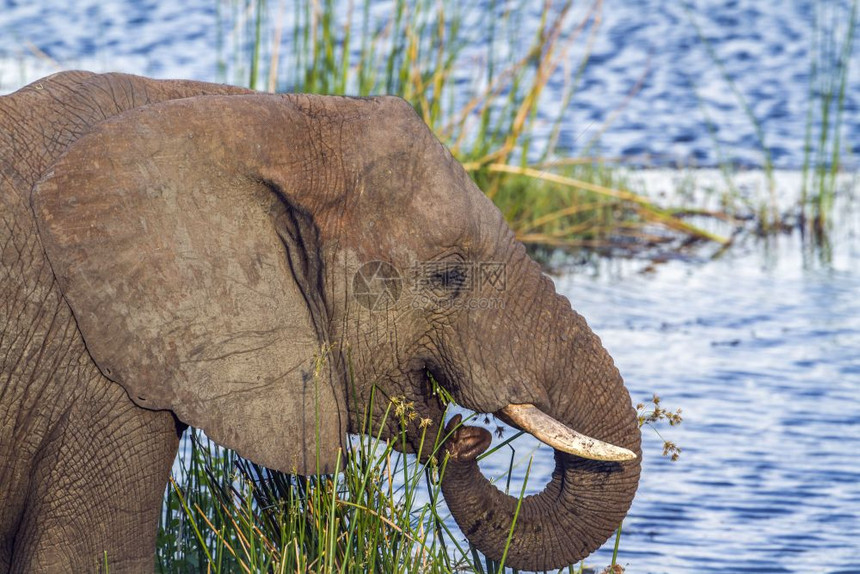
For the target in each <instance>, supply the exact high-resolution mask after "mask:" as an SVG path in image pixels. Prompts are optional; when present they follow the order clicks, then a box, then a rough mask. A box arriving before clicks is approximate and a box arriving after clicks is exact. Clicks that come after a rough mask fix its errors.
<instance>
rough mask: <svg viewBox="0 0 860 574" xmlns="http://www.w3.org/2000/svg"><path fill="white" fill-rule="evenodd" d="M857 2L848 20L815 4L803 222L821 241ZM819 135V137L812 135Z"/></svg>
mask: <svg viewBox="0 0 860 574" xmlns="http://www.w3.org/2000/svg"><path fill="white" fill-rule="evenodd" d="M857 6H858V2H857V0H854V1H853V2H852V3H851V9H850V13H849V14H848V16H847V18H846V17H845V14H844V13H842V11H841V9H840V8H841V7H840V2H838V1H832V2H827V1H825V2H819V3H816V4H815V27H814V33H813V36H812V40H811V42H810V50H809V52H810V63H809V92H808V103H807V105H808V107H807V110H808V111H807V116H806V135H805V138H804V144H805V145H804V159H803V187H802V189H801V221H802V225H804V226H806V227H808V231H810V232H812V235H813V237H816V238H819V239H821V238H822V236H824V235H826V229H827V226H828V223H829V221H830V219H831V216H832V209H833V200H834V197H835V195H836V192H837V185H836V176H837V174H838V173H839V170H840V167H841V163H842V151H843V150H842V113H843V110H844V108H845V90H846V87H847V85H848V72H849V69H850V63H851V53H852V47H853V44H854V32H855V28H856V25H857ZM816 132H817V133H816Z"/></svg>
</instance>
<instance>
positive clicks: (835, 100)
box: [682, 0, 858, 245]
mask: <svg viewBox="0 0 860 574" xmlns="http://www.w3.org/2000/svg"><path fill="white" fill-rule="evenodd" d="M682 6H683V7H684V10H685V11H686V13H687V17H688V20H689V22H690V23H691V24H692V25H693V27H694V29H695V30H696V33H697V35H698V37H699V40H700V42H701V44H702V46H703V47H704V48H705V51H706V52H707V54H708V57H709V58H710V60H711V62H712V63H713V64H714V66H715V67H716V68H717V69H718V70H719V72H720V75H721V76H722V78H723V81H724V82H725V84H726V85H727V86H728V87H729V89H730V90H731V92H732V94H733V95H734V96H735V99H736V101H737V102H738V105H739V106H740V108H741V110H742V111H743V113H744V116H745V117H746V118H747V119H748V121H749V122H750V124H751V125H752V127H753V129H754V132H755V134H756V138H757V139H758V143H759V147H760V150H761V153H762V159H763V161H762V167H763V169H764V173H765V178H766V190H767V198H766V199H765V200H764V201H763V202H762V203H761V204H760V205H759V206H758V207H757V208H754V209H757V214H756V221H757V224H758V225H757V227H758V230H759V231H760V232H762V233H763V234H770V233H774V232H780V231H784V230H786V229H790V228H792V227H795V226H796V227H799V228H800V231H801V232H803V233H804V234H806V235H808V236H809V237H811V238H812V240H813V244H816V245H821V244H826V243H827V227H828V223H829V221H830V220H831V219H832V215H833V213H832V211H833V202H834V198H835V197H836V193H837V175H838V174H839V172H840V169H841V167H842V158H843V153H844V150H843V149H842V128H843V126H842V114H843V111H844V107H845V91H846V87H847V85H848V74H849V69H850V67H851V66H850V64H851V56H852V47H853V43H854V33H855V28H856V26H857V7H858V1H857V0H853V1H852V2H851V7H850V9H849V11H848V13H847V14H846V13H845V12H844V8H845V6H844V2H842V1H841V0H824V1H822V2H817V3H814V7H813V8H814V10H815V23H814V26H813V31H812V36H811V38H810V43H809V54H810V64H809V80H808V81H809V84H808V87H807V114H806V127H805V137H804V148H803V150H804V154H803V157H804V159H803V168H802V184H801V190H800V197H799V199H798V202H797V210H796V211H797V213H795V212H794V211H792V212H788V213H780V211H779V207H778V205H777V189H776V184H775V182H774V175H773V174H774V167H773V160H772V153H771V149H770V147H769V146H768V145H767V143H766V134H765V130H764V126H763V125H762V122H761V120H760V119H759V118H758V117H757V116H756V115H755V113H754V112H753V110H752V108H751V106H750V105H749V103H748V102H747V100H746V98H745V97H744V95H743V93H742V92H741V91H740V89H739V88H738V87H737V85H736V83H735V82H734V80H733V78H732V77H731V76H730V75H729V73H728V71H727V70H726V67H725V65H724V63H723V61H722V60H721V59H720V57H719V56H718V55H717V53H716V51H715V50H714V48H713V46H712V45H711V43H710V41H709V40H708V39H707V38H706V36H705V35H704V34H703V33H702V31H701V28H700V27H699V26H698V24H697V22H696V19H695V17H694V14H693V9H692V8H691V7H690V5H689V3H686V2H685V3H684V4H683V5H682ZM693 92H694V94H695V95H696V97H697V98H698V93H697V92H696V89H695V86H693ZM699 107H700V109H701V110H702V112H703V114H704V115H705V122H706V126H707V128H708V132H709V134H710V135H711V138H712V141H713V142H714V145H715V148H716V149H717V153H718V156H720V157H722V153H721V149H720V144H719V142H718V141H717V140H716V137H715V136H714V133H715V127H714V125H713V122H712V121H711V119H710V117H709V116H708V114H707V110H706V109H705V107H704V105H703V104H702V103H701V100H700V104H699ZM720 168H721V171H722V173H723V175H724V178H725V179H726V182H727V186H728V188H729V197H730V198H731V199H732V200H734V199H739V194H738V193H737V190H736V186H735V185H734V182H733V181H732V176H731V173H730V168H729V167H728V165H727V164H726V163H725V162H724V161H722V160H721V161H720Z"/></svg>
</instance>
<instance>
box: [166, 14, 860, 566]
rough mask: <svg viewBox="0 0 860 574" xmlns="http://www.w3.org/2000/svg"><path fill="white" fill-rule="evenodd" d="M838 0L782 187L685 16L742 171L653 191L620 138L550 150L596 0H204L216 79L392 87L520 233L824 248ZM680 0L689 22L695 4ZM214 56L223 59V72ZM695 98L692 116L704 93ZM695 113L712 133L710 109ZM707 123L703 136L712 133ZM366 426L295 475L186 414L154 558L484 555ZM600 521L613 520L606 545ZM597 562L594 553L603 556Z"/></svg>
mask: <svg viewBox="0 0 860 574" xmlns="http://www.w3.org/2000/svg"><path fill="white" fill-rule="evenodd" d="M857 4H858V3H857V2H856V1H855V2H853V4H852V9H851V12H850V14H848V15H847V16H846V15H844V14H838V13H837V11H836V10H835V9H833V8H831V3H829V2H820V3H818V4H817V5H816V15H815V17H816V26H815V30H816V34H815V36H814V38H813V45H812V46H811V49H810V54H811V57H810V75H809V95H808V115H807V119H806V141H805V161H804V165H803V171H802V190H801V193H800V194H799V196H798V197H797V198H796V199H794V198H792V199H789V200H786V197H785V195H786V194H787V193H790V190H785V189H782V188H780V185H779V179H778V178H777V177H775V175H774V170H773V166H772V163H771V161H770V159H769V158H770V152H769V148H768V144H767V138H766V134H764V132H763V130H762V128H761V125H760V123H759V120H758V119H757V118H756V116H755V114H754V113H753V111H752V109H751V108H750V106H749V105H747V103H746V102H745V100H744V97H743V95H742V94H741V92H740V91H739V90H737V88H736V87H735V86H734V83H733V81H732V78H731V77H730V75H729V74H728V73H727V72H725V69H724V68H723V66H722V63H721V62H720V59H719V57H718V56H717V55H716V53H715V52H714V51H713V50H712V49H711V48H710V47H709V46H708V41H707V39H706V37H705V35H704V34H701V33H700V34H699V36H700V40H701V42H702V43H703V44H704V45H705V47H706V49H707V50H708V53H709V55H710V57H711V62H712V64H713V66H715V67H717V68H718V69H720V70H721V72H722V74H723V78H724V81H725V83H726V87H727V89H728V90H730V91H731V92H732V93H733V94H734V96H735V97H736V98H737V100H738V105H739V106H740V107H741V109H743V110H744V113H745V114H746V117H747V120H748V121H749V122H751V123H752V124H753V125H754V126H755V130H756V133H757V134H758V138H759V145H760V146H761V152H762V166H763V173H762V176H761V177H762V183H761V185H759V186H756V187H755V189H753V190H750V189H746V188H744V187H742V186H739V185H738V183H737V177H736V176H737V174H736V172H735V171H734V168H733V167H732V165H730V164H729V163H728V162H723V163H721V164H720V166H719V168H720V171H721V174H722V185H720V186H712V187H708V188H702V187H700V186H697V185H696V182H695V177H694V176H691V179H690V182H689V185H683V186H679V188H678V189H677V190H675V191H674V193H672V194H667V195H666V196H658V197H654V196H653V195H652V194H651V193H649V190H648V189H647V187H643V186H642V185H641V184H640V183H638V181H639V180H638V179H637V178H636V177H635V175H636V172H635V170H634V169H632V168H631V166H628V165H625V161H624V158H600V157H589V156H588V155H587V154H586V155H585V156H581V157H568V156H565V154H564V153H563V152H560V150H559V149H557V146H556V143H557V141H558V134H559V130H560V129H561V125H562V122H563V119H564V118H563V113H564V110H565V109H567V107H568V104H569V103H570V102H572V101H575V96H576V92H577V88H578V81H579V79H580V77H581V72H582V70H583V69H585V66H587V65H588V62H589V55H590V52H591V48H592V46H593V43H594V38H595V36H596V34H598V33H599V30H600V14H601V11H602V10H603V3H602V2H601V1H600V0H595V1H594V2H592V3H591V4H590V7H589V10H587V11H586V13H585V14H586V15H585V16H584V17H582V16H581V13H580V16H579V18H580V19H579V20H578V21H575V20H574V19H573V18H572V14H573V12H572V10H571V8H572V6H573V2H572V1H568V2H546V3H544V4H543V5H542V8H541V12H540V26H539V28H538V29H537V30H534V31H532V32H530V33H531V34H532V35H531V36H525V34H527V32H526V31H525V30H524V28H523V27H521V26H520V25H519V19H518V17H517V11H518V10H522V9H525V7H526V6H531V5H532V4H531V3H521V5H520V6H514V5H512V4H511V3H503V2H496V1H494V0H490V1H488V2H485V3H482V4H480V6H478V7H469V6H472V5H471V4H469V3H458V2H453V1H449V0H433V1H429V0H418V1H416V2H405V1H403V0H391V2H388V3H384V2H370V1H369V0H365V1H364V2H352V1H351V2H348V3H346V6H347V8H348V9H347V10H346V11H345V12H344V11H343V10H340V11H339V9H340V8H342V7H343V3H340V2H338V3H335V2H334V1H333V0H317V1H314V2H296V3H295V4H294V5H293V4H290V3H277V2H268V3H267V2H264V1H263V0H250V1H248V0H246V1H244V2H239V1H235V0H234V1H232V2H219V3H218V10H219V18H220V21H221V25H220V26H219V30H220V31H219V34H220V36H219V38H220V42H219V44H220V46H221V52H220V55H219V57H220V58H221V62H222V64H223V65H222V68H221V69H222V73H223V74H224V75H225V77H223V78H221V79H222V80H224V81H228V82H231V83H237V84H245V85H250V86H252V87H255V88H257V89H265V90H269V91H303V92H315V93H348V94H353V95H371V94H378V93H394V94H399V95H401V96H403V97H404V98H406V99H407V100H408V101H409V102H411V103H412V105H413V106H414V107H415V109H416V111H417V112H418V113H419V114H420V115H421V116H422V117H423V118H424V120H425V121H426V123H427V124H428V125H430V126H431V127H432V128H433V130H434V131H435V132H436V134H437V135H438V136H439V138H440V139H441V140H442V141H443V142H444V143H446V145H448V146H449V148H450V149H451V150H452V152H453V153H454V154H455V156H456V157H457V158H458V159H459V160H460V161H461V162H462V163H463V164H464V166H465V167H466V169H467V170H468V171H469V173H470V174H471V175H472V177H473V179H474V180H475V182H476V183H477V184H478V185H479V186H480V188H481V189H482V190H483V191H484V192H485V193H486V194H487V195H488V196H489V197H490V198H491V199H492V200H493V201H494V202H495V203H496V205H497V206H498V207H499V208H500V209H501V211H502V212H503V214H504V215H505V217H506V218H507V220H508V222H509V223H510V225H511V227H512V228H513V229H514V230H515V232H516V233H517V236H518V237H519V239H520V240H521V241H523V242H525V243H526V244H528V245H530V246H531V247H532V249H534V250H535V252H536V253H542V254H544V255H546V254H548V253H551V251H552V250H554V249H558V248H562V249H565V250H574V249H581V248H582V249H586V250H587V252H588V253H594V252H600V253H604V254H609V255H615V256H643V257H654V258H658V259H659V258H660V257H665V256H667V254H678V253H684V252H687V251H690V250H695V249H701V248H702V247H703V246H711V249H708V250H707V252H708V253H710V254H719V253H721V252H722V250H724V249H726V248H729V246H730V245H731V244H732V242H733V241H734V240H735V239H736V238H737V237H738V236H739V235H748V236H749V235H753V236H763V237H766V236H768V235H771V234H774V233H784V232H800V233H803V234H804V236H805V238H806V241H805V244H806V245H809V246H810V249H815V250H821V251H822V253H824V254H825V256H826V250H827V242H828V237H829V235H828V229H829V226H830V225H831V222H832V219H833V218H832V210H833V204H834V198H835V197H836V196H837V195H838V194H853V190H854V182H853V181H852V180H850V179H848V180H847V181H848V184H847V185H843V184H840V183H839V182H840V180H839V179H838V178H837V176H838V175H839V174H840V171H841V166H842V161H843V157H842V154H843V151H842V150H843V147H844V140H843V136H842V133H841V125H840V118H841V115H842V110H843V109H844V105H845V86H846V85H847V77H848V71H849V67H850V66H849V62H850V61H851V57H852V54H851V47H852V45H853V32H854V29H855V27H856V20H857ZM380 6H382V7H383V8H384V10H383V11H382V12H380V11H379V7H380ZM284 10H294V11H295V13H294V14H292V16H293V17H292V18H291V19H290V20H291V21H292V22H294V24H293V26H292V27H290V28H287V27H285V26H284V25H282V24H281V23H282V22H284V21H286V20H287V18H285V15H284V12H283V11H284ZM380 14H383V15H384V16H380ZM688 15H689V19H690V23H691V25H693V26H696V25H697V24H696V15H695V13H694V12H693V11H692V10H688ZM476 18H477V20H478V21H480V22H483V23H484V24H483V25H482V27H479V30H478V37H475V33H476V32H475V26H473V25H467V23H470V22H473V21H474V20H475V19H476ZM286 37H289V38H291V41H290V42H285V41H284V38H286ZM287 45H288V46H290V47H291V50H290V52H289V53H285V52H284V50H285V48H284V47H283V46H287ZM511 47H516V49H508V48H511ZM228 61H229V65H228ZM476 62H480V64H479V65H478V64H476ZM228 69H229V70H232V71H233V72H234V73H235V74H237V75H236V76H235V77H226V74H227V70H228ZM550 81H555V82H561V84H562V85H563V86H564V89H563V92H562V93H563V96H562V98H561V100H562V101H561V102H553V104H554V105H552V106H551V109H556V110H559V111H558V113H557V115H556V116H555V117H551V118H549V119H548V118H547V117H546V114H545V113H542V110H543V108H544V107H550V103H548V102H546V100H545V98H544V97H543V96H544V94H545V88H546V86H547V84H548V83H549V82H550ZM694 89H695V86H694ZM635 91H636V89H635V88H634V90H633V91H632V92H631V95H630V97H635ZM703 112H704V109H703ZM610 117H612V114H611V115H610ZM705 118H706V124H708V121H709V120H708V119H707V114H706V113H705ZM610 121H611V120H610ZM706 127H708V128H709V129H710V130H711V133H712V134H715V133H716V130H715V129H714V127H715V126H713V125H707V126H706ZM609 128H610V125H608V124H607V125H604V126H599V127H597V128H595V129H594V130H593V132H592V133H596V134H597V135H595V136H590V137H591V138H594V140H595V141H596V139H598V138H599V137H600V134H601V133H603V132H604V131H605V130H607V129H609ZM713 141H714V145H715V146H717V147H718V146H719V144H718V142H717V139H716V137H714V138H713ZM589 147H591V146H586V149H588V148H589ZM841 181H843V182H844V181H846V180H845V179H844V178H843V180H841ZM639 410H640V424H642V425H646V426H658V425H663V424H668V425H669V426H674V425H676V424H678V423H680V422H681V416H680V412H679V411H674V410H667V409H665V408H664V407H663V405H662V404H661V402H660V400H659V397H656V396H655V397H654V398H653V399H652V400H651V402H650V403H648V404H647V405H646V404H640V405H639ZM388 416H391V417H401V418H402V417H407V416H409V409H408V406H404V405H398V404H392V405H389V411H388ZM658 432H659V429H658ZM375 436H378V435H375V434H374V432H373V429H371V432H369V433H368V434H367V435H362V436H361V437H355V438H354V440H353V441H352V443H351V445H350V450H349V452H348V453H346V456H345V457H344V460H343V461H342V463H341V464H342V467H341V468H343V469H344V472H342V473H340V474H338V475H336V476H320V477H307V478H302V477H291V476H288V475H284V474H281V473H276V472H272V471H269V470H267V469H263V468H261V467H258V466H256V465H254V464H252V463H250V462H248V461H245V460H243V459H241V458H240V457H238V456H237V455H235V454H234V453H232V452H230V451H227V450H224V449H221V448H219V447H217V446H216V445H214V444H212V443H210V442H209V441H208V440H207V439H206V438H205V437H203V436H202V435H200V433H197V432H193V433H192V439H191V440H190V441H188V442H187V443H186V444H185V445H184V452H183V453H181V456H180V459H179V461H178V463H177V464H178V465H180V466H181V468H179V469H178V470H177V471H176V472H175V473H174V478H173V480H172V482H171V484H170V486H169V487H168V490H167V492H166V496H165V506H164V511H163V516H162V522H161V525H160V529H159V550H158V566H159V568H160V569H161V571H164V572H174V571H213V572H259V571H271V572H304V571H314V572H369V571H375V572H460V571H462V572H500V571H503V570H504V567H503V565H499V564H493V563H491V562H489V561H487V560H486V559H485V558H484V557H482V556H480V555H478V554H477V553H476V552H475V551H474V549H472V548H470V547H469V546H468V545H467V543H466V542H464V540H463V538H462V536H461V535H459V534H458V533H455V532H451V530H450V529H449V526H448V524H449V523H450V521H449V522H446V518H447V516H446V513H445V512H444V510H443V509H444V506H442V505H440V500H441V494H440V491H439V477H440V473H441V472H444V460H439V459H438V458H436V459H431V462H430V463H428V464H419V463H417V462H415V460H414V458H412V457H410V458H406V457H403V456H401V455H399V454H397V453H396V451H394V450H393V449H392V445H390V444H385V443H383V442H381V441H379V440H378V439H376V438H374V437H375ZM507 438H508V440H506V441H504V442H503V443H502V445H500V446H499V447H496V448H511V442H512V441H513V439H515V438H516V437H515V436H511V437H507ZM662 438H663V437H662V436H661V439H662ZM426 444H433V445H434V446H433V447H432V448H433V449H434V452H436V449H438V444H439V437H428V440H427V441H426ZM663 444H664V452H663V454H664V455H666V456H669V457H671V458H673V459H675V458H677V456H678V455H679V454H680V452H681V448H680V447H679V446H678V445H675V444H674V443H673V442H672V441H671V435H667V436H666V437H665V439H664V440H663ZM513 460H514V457H513V455H512V456H511V463H512V464H513ZM510 481H511V472H510V470H509V472H508V475H507V477H502V479H500V480H499V482H497V485H498V486H499V487H500V488H501V489H503V490H507V489H510V488H511V482H510ZM514 494H516V493H514ZM620 540H621V536H620V533H619V536H618V537H616V540H615V541H614V544H615V555H616V556H617V553H618V543H619V541H620ZM611 543H613V542H610V544H611ZM622 547H623V544H622ZM615 562H616V557H613V564H612V565H610V568H614V567H617V565H616V564H615ZM601 566H604V565H601ZM584 568H585V566H584V565H583V564H580V565H574V566H571V567H570V568H569V569H565V570H564V572H582V571H588V570H587V569H585V570H584ZM607 571H617V570H607Z"/></svg>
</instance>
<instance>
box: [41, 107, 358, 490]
mask: <svg viewBox="0 0 860 574" xmlns="http://www.w3.org/2000/svg"><path fill="white" fill-rule="evenodd" d="M304 116H305V115H304V113H303V112H302V111H301V110H300V109H297V108H296V106H291V105H290V102H289V101H288V100H286V99H284V98H276V97H274V96H262V95H256V96H224V97H204V98H190V99H187V100H179V101H172V102H165V103H161V104H155V105H152V106H147V107H144V108H139V109H137V110H132V111H129V112H126V113H124V114H121V115H119V116H116V117H114V118H111V119H110V120H107V121H105V122H103V123H101V124H99V125H98V126H97V127H96V128H95V129H94V130H93V132H91V133H90V134H88V135H86V136H84V137H83V138H81V139H79V140H78V141H77V142H76V143H75V144H73V145H72V146H71V147H70V148H69V149H68V150H67V151H66V153H65V154H64V155H63V156H62V157H61V158H60V159H59V160H58V161H57V163H56V164H55V165H54V166H53V168H52V169H51V170H50V171H49V173H48V175H46V177H45V178H44V179H43V181H41V182H40V183H39V184H38V185H37V186H36V188H35V189H34V192H33V198H32V201H33V208H34V212H35V214H36V218H37V221H38V224H39V232H40V234H41V237H42V242H43V245H44V248H45V251H46V253H47V255H48V257H49V260H50V262H51V265H52V267H53V270H54V274H55V276H56V278H57V281H58V282H59V285H60V287H61V289H62V292H63V294H64V296H65V297H66V300H67V301H68V303H69V305H70V306H71V308H72V311H73V312H74V315H75V318H76V320H77V323H78V326H79V329H80V331H81V333H82V335H83V337H84V340H85V342H86V345H87V349H88V350H89V352H90V354H91V355H92V358H93V359H94V361H95V362H96V364H97V365H98V367H99V368H100V370H101V372H102V373H103V374H104V375H105V376H106V377H108V378H109V379H111V380H113V381H116V382H117V383H119V384H120V385H122V386H123V387H124V388H125V389H126V391H127V392H128V395H129V397H130V398H131V399H132V400H133V401H134V402H135V403H137V404H138V405H139V406H141V407H145V408H148V409H169V410H171V411H173V412H174V413H175V414H176V416H177V417H178V418H179V419H180V420H181V421H183V422H185V423H187V424H190V425H193V426H195V427H198V428H201V429H203V430H204V431H205V432H206V434H207V435H208V436H209V437H211V438H212V439H213V440H215V441H216V442H218V443H220V444H222V445H224V446H227V447H230V448H233V449H235V450H236V451H238V452H239V454H241V455H243V456H245V457H246V458H249V459H251V460H253V461H255V462H257V463H259V464H262V465H265V466H268V467H270V468H275V469H279V470H282V471H285V472H292V473H300V474H311V473H317V472H333V471H334V470H335V464H336V461H337V457H338V453H339V451H340V449H341V447H342V446H343V443H344V440H345V432H346V428H347V421H346V416H347V410H346V404H345V388H344V383H343V381H342V380H341V379H342V375H341V374H339V373H341V372H342V369H341V368H339V366H338V363H337V361H334V360H329V357H328V356H327V351H329V350H330V349H329V347H328V344H327V336H326V330H325V329H326V328H325V318H324V317H323V316H322V315H321V313H322V310H323V309H324V304H323V301H322V297H323V294H322V292H321V291H322V286H321V279H320V278H321V276H322V268H321V266H322V262H321V260H320V251H321V247H320V246H319V241H320V239H319V232H318V230H317V228H316V226H315V224H314V217H313V215H312V214H310V213H309V212H308V211H307V209H305V208H304V207H303V206H299V205H297V204H295V203H293V202H292V201H291V199H290V197H288V195H287V194H286V192H285V191H284V189H282V188H281V187H280V186H279V184H278V183H277V181H280V182H281V185H284V186H285V185H287V184H286V183H285V182H286V178H287V177H288V175H289V174H286V175H284V174H283V173H280V172H278V171H277V169H281V168H283V170H287V168H286V167H284V166H290V165H301V164H302V161H301V157H300V156H301V154H302V153H303V151H302V150H303V149H304V147H306V146H307V145H308V144H307V143H302V142H301V140H300V139H299V138H298V136H296V137H295V138H293V139H292V140H291V135H290V134H291V133H293V134H298V133H304V132H302V131H301V130H300V129H299V127H300V125H301V124H302V123H303V122H304V121H306V117H304ZM305 131H306V130H305ZM275 134H277V136H279V137H280V138H281V140H283V141H284V142H288V141H292V145H283V146H282V147H280V148H278V149H277V150H275V151H272V150H271V149H268V147H269V146H267V142H266V141H261V140H260V138H270V137H276V136H275ZM271 143H272V146H274V145H275V144H274V142H271ZM261 150H264V152H265V153H272V154H274V153H276V152H277V154H280V155H279V157H278V158H277V161H275V162H274V164H277V165H275V167H272V165H269V167H268V168H266V167H265V166H261V165H260V162H261V160H260V158H259V155H260V153H261ZM281 156H283V157H281ZM268 159H270V160H271V159H272V158H268ZM271 163H272V162H270V164H271ZM258 168H260V169H264V170H265V169H269V170H270V173H269V174H268V175H265V176H264V175H260V174H259V173H256V172H255V170H257V169H258ZM281 175H283V176H284V177H283V178H281V179H280V180H279V177H280V176H281ZM264 182H265V183H264ZM300 185H301V184H297V185H296V186H295V187H294V189H293V190H291V191H299V192H301V191H302V190H301V189H299V187H298V186H300Z"/></svg>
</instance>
